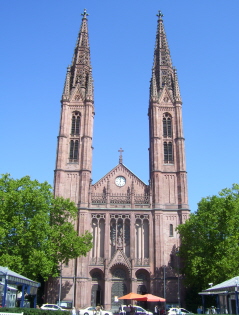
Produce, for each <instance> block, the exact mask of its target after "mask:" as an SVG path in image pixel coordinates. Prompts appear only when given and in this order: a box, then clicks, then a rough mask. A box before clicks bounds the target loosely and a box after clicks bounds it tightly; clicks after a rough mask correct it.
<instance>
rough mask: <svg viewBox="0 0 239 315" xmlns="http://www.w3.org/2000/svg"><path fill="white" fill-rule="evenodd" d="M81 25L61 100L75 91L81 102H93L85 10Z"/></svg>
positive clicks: (86, 14)
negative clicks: (89, 100) (80, 97)
mask: <svg viewBox="0 0 239 315" xmlns="http://www.w3.org/2000/svg"><path fill="white" fill-rule="evenodd" d="M82 16H83V17H82V23H81V28H80V32H79V35H78V39H77V43H76V47H75V51H74V55H73V59H72V64H71V66H69V67H68V70H67V76H66V81H65V87H64V92H63V98H65V99H68V98H70V95H71V94H72V93H73V91H74V90H75V89H77V91H78V92H79V93H80V94H81V96H82V98H83V99H82V100H83V101H84V100H85V99H86V98H87V99H92V100H93V92H94V87H93V80H92V69H91V62H90V47H89V35H88V24H87V21H88V20H87V16H88V13H87V12H86V9H85V10H84V12H83V13H82Z"/></svg>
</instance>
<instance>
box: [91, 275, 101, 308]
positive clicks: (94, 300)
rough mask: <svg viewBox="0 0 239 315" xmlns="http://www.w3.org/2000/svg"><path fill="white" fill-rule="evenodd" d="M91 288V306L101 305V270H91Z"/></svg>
mask: <svg viewBox="0 0 239 315" xmlns="http://www.w3.org/2000/svg"><path fill="white" fill-rule="evenodd" d="M91 278H92V286H91V306H96V305H98V304H100V305H103V300H104V297H103V290H102V288H103V276H102V271H101V270H97V269H95V270H93V271H92V272H91Z"/></svg>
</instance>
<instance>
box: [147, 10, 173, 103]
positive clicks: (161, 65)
mask: <svg viewBox="0 0 239 315" xmlns="http://www.w3.org/2000/svg"><path fill="white" fill-rule="evenodd" d="M157 16H158V25H157V35H156V43H155V49H154V63H153V71H152V79H151V86H150V97H151V98H152V99H154V98H155V97H157V96H158V97H159V96H160V93H161V92H162V90H163V88H164V86H166V87H167V88H168V90H169V91H170V93H171V95H172V96H173V97H174V98H175V96H176V95H175V83H176V82H175V74H174V69H173V66H172V60H171V56H170V50H169V47H168V42H167V37H166V33H165V30H164V24H163V14H162V12H161V11H158V14H157ZM155 89H156V91H155ZM178 91H179V90H178Z"/></svg>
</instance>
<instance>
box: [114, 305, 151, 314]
mask: <svg viewBox="0 0 239 315" xmlns="http://www.w3.org/2000/svg"><path fill="white" fill-rule="evenodd" d="M126 307H127V305H121V306H120V308H119V313H120V315H125V314H126V311H125V308H126ZM133 308H134V310H135V314H140V315H153V313H152V312H150V311H146V310H145V309H144V308H143V307H141V306H138V305H133Z"/></svg>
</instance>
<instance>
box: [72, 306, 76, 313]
mask: <svg viewBox="0 0 239 315" xmlns="http://www.w3.org/2000/svg"><path fill="white" fill-rule="evenodd" d="M71 315H76V308H75V307H73V309H72V310H71Z"/></svg>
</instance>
